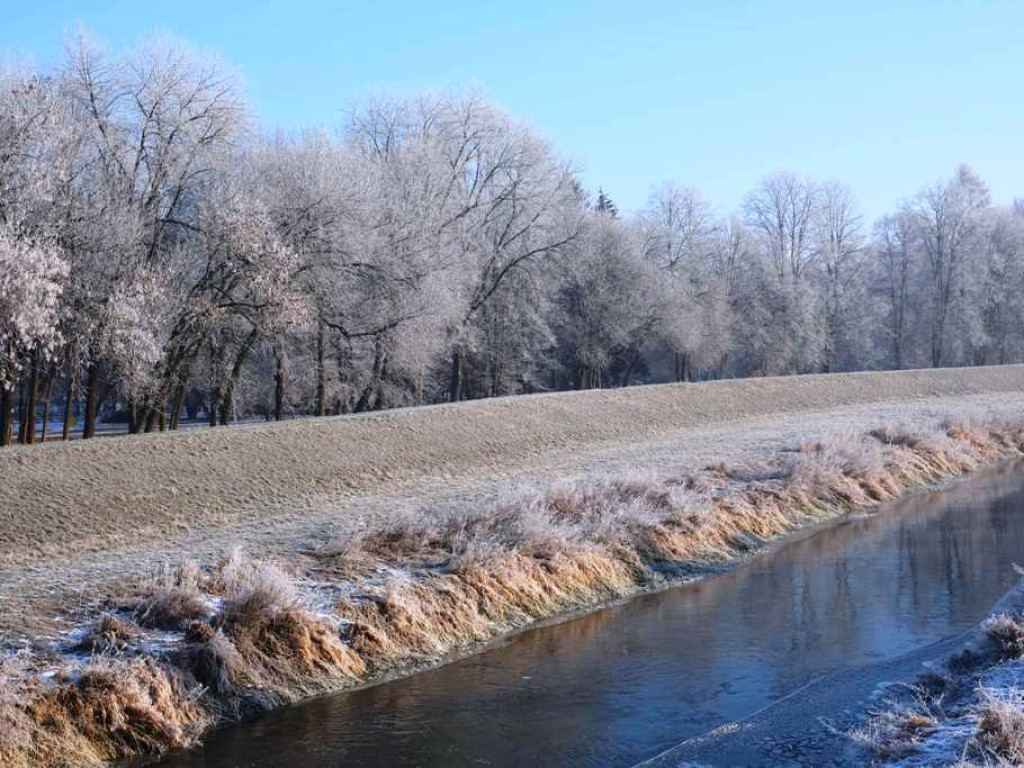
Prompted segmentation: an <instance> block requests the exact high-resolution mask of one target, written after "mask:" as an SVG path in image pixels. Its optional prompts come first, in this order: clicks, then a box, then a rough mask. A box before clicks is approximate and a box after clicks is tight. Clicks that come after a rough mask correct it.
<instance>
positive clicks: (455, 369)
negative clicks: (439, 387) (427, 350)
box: [448, 349, 462, 403]
mask: <svg viewBox="0 0 1024 768" xmlns="http://www.w3.org/2000/svg"><path fill="white" fill-rule="evenodd" d="M461 399H462V353H461V352H460V351H459V350H458V349H456V350H454V351H453V352H452V373H451V381H450V383H449V386H448V402H451V403H457V402H459V400H461Z"/></svg>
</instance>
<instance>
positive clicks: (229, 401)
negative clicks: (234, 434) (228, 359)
mask: <svg viewBox="0 0 1024 768" xmlns="http://www.w3.org/2000/svg"><path fill="white" fill-rule="evenodd" d="M256 337H257V332H256V330H255V329H253V330H252V331H251V332H250V333H249V336H248V337H247V338H246V340H245V341H244V342H243V343H242V346H241V347H240V348H239V350H238V354H237V355H235V362H234V364H233V365H232V366H231V375H230V376H228V380H227V381H226V382H225V386H224V391H223V393H222V395H221V401H220V423H221V425H222V426H227V425H228V424H229V423H230V422H231V421H232V420H233V419H234V416H235V413H234V411H235V385H236V384H237V383H238V377H239V376H241V375H242V368H244V367H245V361H246V360H248V359H249V353H250V352H251V351H252V345H253V344H254V343H255V342H256Z"/></svg>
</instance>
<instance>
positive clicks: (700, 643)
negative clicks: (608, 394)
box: [166, 470, 1024, 768]
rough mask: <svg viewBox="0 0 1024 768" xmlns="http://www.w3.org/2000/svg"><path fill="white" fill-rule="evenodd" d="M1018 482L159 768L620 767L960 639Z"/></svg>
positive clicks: (819, 541) (784, 553)
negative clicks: (813, 685) (805, 687)
mask: <svg viewBox="0 0 1024 768" xmlns="http://www.w3.org/2000/svg"><path fill="white" fill-rule="evenodd" d="M1022 476H1024V472H1022V471H1021V470H1014V471H1009V470H1004V471H1002V472H1000V473H991V474H988V475H986V476H984V477H979V478H977V479H975V480H973V481H970V482H969V483H967V484H965V485H963V486H961V487H959V488H956V489H954V490H953V491H951V492H949V493H947V494H945V495H935V494H931V495H922V496H918V497H915V498H912V499H910V500H908V501H907V502H904V503H903V504H901V505H900V506H899V508H898V509H897V510H895V511H893V512H892V513H885V514H881V515H878V516H875V517H871V518H868V519H861V520H855V521H851V522H849V523H846V524H844V525H840V526H836V527H833V528H829V529H827V530H824V531H821V532H818V533H817V534H814V535H812V536H810V537H807V538H802V539H799V540H793V541H790V542H787V543H785V544H784V545H782V546H781V547H780V548H779V549H778V551H777V552H775V553H773V554H772V555H771V556H762V557H758V558H755V559H754V560H753V561H751V562H750V563H748V564H747V565H746V566H745V567H743V568H740V569H737V570H736V571H734V572H732V573H729V574H726V575H724V576H720V577H716V578H714V579H710V580H708V581H706V582H704V583H700V584H695V585H692V586H689V587H685V588H681V589H676V590H671V591H668V592H664V593H661V594H658V595H648V596H644V597H641V598H639V599H637V600H635V601H633V602H631V603H629V604H628V605H623V606H618V607H616V608H612V609H610V610H607V611H604V612H601V613H598V614H594V615H591V616H587V617H584V618H582V619H579V620H577V621H573V622H571V623H568V624H563V625H560V626H554V627H548V628H544V629H540V630H537V631H534V632H530V633H527V634H525V635H522V636H520V637H518V638H516V639H514V640H513V641H512V642H510V643H509V644H507V645H506V646H504V647H502V648H498V649H495V650H493V651H490V652H488V653H486V654H483V655H480V656H476V657H473V658H469V659H466V660H464V661H462V662H460V663H458V664H454V665H451V666H449V667H446V668H442V669H439V670H435V671H432V672H428V673H426V674H423V675H419V676H416V677H412V678H409V679H406V680H401V681H396V682H394V683H391V684H388V685H382V686H377V687H374V688H369V689H366V690H363V691H357V692H353V693H350V694H345V695H340V696H334V697H331V698H328V699H323V700H320V701H315V702H311V703H309V704H306V705H304V706H300V707H296V708H293V709H291V710H287V711H283V712H280V713H276V714H274V715H271V716H270V717H268V718H266V719H264V720H262V721H260V722H258V723H255V724H247V725H242V726H238V727H236V728H233V729H229V730H227V731H224V732H222V733H219V734H216V735H214V736H212V737H211V738H210V740H209V742H208V745H207V747H206V748H205V749H204V750H202V751H200V752H197V753H189V754H187V755H182V756H179V757H177V758H172V759H170V760H168V761H166V766H167V768H171V767H172V766H173V767H174V768H177V766H186V765H187V766H190V767H191V768H196V767H203V768H212V767H213V766H216V767H217V768H235V766H254V767H255V766H268V767H269V766H277V765H283V764H291V765H303V766H310V767H311V768H313V767H315V768H320V767H322V768H326V767H327V766H331V767H332V768H333V767H334V766H338V765H341V764H344V765H381V766H393V765H445V766H447V765H470V764H483V765H508V766H512V765H564V764H569V763H572V764H588V765H608V764H612V765H631V764H633V763H634V762H636V761H637V760H640V759H643V758H645V757H649V756H651V755H652V754H655V753H657V752H659V751H660V750H661V749H663V748H666V747H668V746H670V745H672V744H675V743H677V742H678V741H680V740H682V739H685V738H687V737H689V736H693V735H697V734H699V733H702V732H704V731H707V730H709V729H710V728H713V727H715V726H716V725H719V724H721V723H722V722H725V721H728V720H733V719H736V718H739V717H743V716H745V715H747V714H750V713H751V712H753V711H755V710H756V709H759V708H760V707H762V706H764V705H766V704H768V703H769V702H771V701H773V700H774V699H777V698H779V697H780V696H783V695H785V694H787V693H789V692H791V691H793V690H794V689H796V688H797V687H799V686H800V685H802V684H803V683H805V682H807V681H808V680H810V679H812V678H815V677H817V676H819V675H821V674H823V673H825V672H827V671H830V670H833V669H836V668H837V667H840V666H846V665H857V664H864V663H869V662H873V661H877V660H879V659H882V658H893V657H895V656H899V655H902V654H903V653H906V652H908V651H910V650H912V649H914V648H917V647H920V646H923V645H926V644H929V643H931V642H934V641H936V640H939V639H941V638H943V637H947V636H949V635H952V634H955V633H957V632H959V631H962V630H963V629H965V628H967V627H968V626H970V625H971V624H973V623H975V622H976V621H977V620H978V619H979V618H980V617H982V616H983V615H984V614H985V613H986V612H987V611H988V609H989V607H990V606H991V605H992V604H993V603H994V602H995V601H996V600H997V599H998V598H999V596H1000V595H1001V594H1002V593H1003V592H1004V591H1005V590H1006V589H1008V588H1009V587H1010V586H1011V585H1012V584H1013V583H1014V581H1015V576H1014V574H1013V571H1012V568H1011V564H1012V563H1014V562H1024V514H1020V512H1021V510H1022V509H1024V481H1022ZM526 678H529V679H526Z"/></svg>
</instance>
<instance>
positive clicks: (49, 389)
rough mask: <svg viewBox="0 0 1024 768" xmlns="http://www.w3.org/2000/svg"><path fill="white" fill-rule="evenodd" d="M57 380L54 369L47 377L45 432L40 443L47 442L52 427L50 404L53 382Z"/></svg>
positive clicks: (44, 410) (44, 403)
mask: <svg viewBox="0 0 1024 768" xmlns="http://www.w3.org/2000/svg"><path fill="white" fill-rule="evenodd" d="M55 378H57V371H56V370H54V369H53V368H51V369H50V371H49V372H48V373H47V375H46V387H45V394H44V395H43V432H42V435H40V438H39V442H41V443H45V442H46V432H47V430H48V429H49V426H50V402H51V400H52V399H53V380H54V379H55Z"/></svg>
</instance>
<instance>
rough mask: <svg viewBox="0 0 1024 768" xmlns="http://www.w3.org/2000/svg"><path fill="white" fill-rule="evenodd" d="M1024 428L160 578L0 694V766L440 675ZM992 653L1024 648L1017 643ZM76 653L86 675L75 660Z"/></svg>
mask: <svg viewBox="0 0 1024 768" xmlns="http://www.w3.org/2000/svg"><path fill="white" fill-rule="evenodd" d="M1022 427H1024V423H1018V422H1009V421H979V420H969V419H963V418H945V419H943V418H937V419H932V420H929V421H927V422H924V421H919V422H917V423H915V424H912V425H900V424H887V425H885V426H882V427H879V428H878V429H875V430H872V431H870V432H868V433H865V434H850V433H845V434H838V435H832V436H830V437H823V438H821V439H817V440H806V441H803V442H801V443H798V444H795V445H786V446H782V447H781V449H779V450H776V451H774V452H769V453H765V454H764V455H761V456H759V457H757V458H754V459H751V460H748V461H737V460H734V459H729V460H721V461H713V462H710V463H708V464H707V465H706V466H705V467H704V468H703V469H696V470H691V469H685V468H682V467H677V468H674V469H673V468H670V467H660V468H659V469H657V470H653V469H649V470H632V471H625V472H620V473H617V474H614V475H610V476H588V477H582V478H577V479H574V480H564V481H558V482H552V483H546V484H538V485H534V486H523V487H519V488H518V489H516V490H514V491H508V492H506V493H504V494H503V495H501V496H500V497H499V498H498V499H497V500H496V501H493V502H488V503H486V504H480V505H477V506H473V505H463V506H462V507H460V508H458V509H449V508H436V507H430V506H426V507H419V508H414V509H411V510H406V511H392V512H389V513H388V514H384V515H381V516H379V517H376V518H373V519H372V521H371V523H370V524H368V525H366V526H364V527H362V528H361V529H358V530H353V531H352V532H350V533H349V534H348V535H346V536H344V537H341V538H339V539H336V540H334V541H332V542H331V543H330V544H329V545H323V546H320V547H318V548H314V549H310V550H307V551H306V552H304V553H303V554H302V555H301V556H296V557H291V558H288V559H277V560H268V559H261V558H251V557H248V556H246V555H245V553H244V552H242V551H241V550H237V549H235V550H232V551H229V552H227V553H226V554H224V555H223V556H222V557H220V558H219V559H216V560H212V561H209V562H206V563H203V564H200V563H197V562H190V561H187V560H186V561H184V562H182V563H180V564H179V565H177V566H176V567H173V568H170V567H168V568H161V569H158V570H157V572H156V573H155V575H153V576H151V577H149V578H146V579H141V580H139V581H138V583H137V584H136V585H135V586H134V588H129V587H127V586H126V587H125V588H123V589H122V590H120V591H119V593H118V594H116V595H113V596H111V598H110V601H111V602H108V603H107V604H106V609H105V615H102V616H97V617H95V619H94V620H93V621H91V622H90V623H89V625H88V627H87V628H86V629H85V631H84V632H81V633H78V634H77V635H76V636H75V642H74V643H70V642H69V643H68V644H67V647H66V648H65V649H64V650H65V651H66V653H67V656H66V659H65V663H64V666H63V667H60V665H59V664H58V669H57V673H56V674H52V675H43V674H40V671H41V670H42V668H43V667H44V666H45V665H46V664H49V665H50V668H51V669H52V668H53V664H54V662H53V659H48V660H45V659H42V658H28V659H27V660H26V659H22V662H21V663H22V665H23V666H22V669H23V670H25V669H27V670H28V671H27V672H22V673H20V677H19V675H18V674H14V673H5V674H6V677H7V679H6V680H5V681H4V682H3V683H0V690H5V689H6V690H8V691H12V690H13V691H15V693H13V694H11V693H8V694H7V695H6V697H5V698H2V699H0V701H2V703H0V722H5V723H10V728H9V729H8V730H9V733H8V735H7V736H6V737H5V738H6V741H0V764H3V765H8V764H10V765H29V764H36V765H58V764H61V765H87V764H90V762H95V761H97V760H107V759H112V758H117V757H124V756H127V755H129V754H133V753H137V752H159V751H162V750H165V749H170V748H175V747H179V746H183V745H186V744H189V743H191V742H192V741H193V740H194V739H195V738H196V737H197V736H198V734H200V733H201V732H202V731H203V730H204V729H206V728H208V727H209V726H210V725H211V724H213V723H216V722H222V721H224V720H228V719H233V718H237V717H241V716H244V715H248V714H251V713H253V712H256V711H260V710H264V709H266V708H269V707H274V706H278V705H281V704H284V703H287V702H291V701H295V700H297V699H300V698H302V697H305V696H309V695H313V694H317V693H322V692H325V691H330V690H337V689H339V688H343V687H345V686H349V685H354V684H356V683H358V682H361V681H365V680H367V679H372V678H374V677H375V676H379V675H382V674H385V673H388V672H390V671H393V670H395V669H399V668H414V667H418V666H421V665H427V664H434V663H437V662H438V661H439V660H441V659H442V658H443V657H444V656H445V655H446V654H448V653H450V652H453V651H457V650H461V649H464V648H466V647H467V646H470V645H472V644H473V643H477V642H481V641H486V640H490V639H492V638H494V637H497V636H499V635H501V634H503V633H507V632H509V631H513V630H516V629H519V628H522V627H525V626H528V625H530V624H531V623H533V622H535V621H537V620H540V619H544V618H547V617H550V616H553V615H555V614H558V613H561V612H564V611H570V610H576V609H580V608H588V607H591V608H592V607H595V606H598V605H600V604H601V603H603V602H605V601H607V600H610V599H614V598H618V597H622V596H625V595H629V594H633V593H636V592H638V591H640V590H644V589H648V588H652V587H656V586H659V585H663V584H668V583H672V581H673V580H678V579H681V578H687V577H692V576H696V575H700V574H703V573H707V572H708V571H709V570H710V569H714V568H717V567H718V566H720V565H721V564H724V563H728V562H731V561H733V560H735V559H737V558H739V557H742V556H743V555H745V554H746V553H748V552H750V551H753V550H755V549H757V548H759V547H760V546H761V545H763V544H764V543H765V542H766V541H767V540H769V539H771V538H772V537H775V536H778V535H781V534H784V533H786V532H788V531H792V530H795V529H796V528H799V527H800V526H802V525H804V524H806V523H808V522H815V521H822V520H827V519H830V518H833V517H835V516H837V515H840V514H843V513H844V512H848V511H852V510H857V509H861V508H863V507H865V506H868V505H872V504H876V503H879V502H884V501H886V500H889V499H894V498H897V497H898V496H900V495H901V494H903V493H905V492H906V491H908V490H910V489H913V488H918V487H922V486H926V485H929V484H932V483H935V482H939V481H942V480H944V479H947V478H949V477H953V476H958V475H961V474H964V473H966V472H969V471H971V470H972V469H975V468H977V467H979V466H981V465H983V464H986V463H990V462H993V461H996V460H998V459H1000V458H1008V457H1019V456H1021V455H1022V454H1024V428H1022ZM992 634H993V637H996V636H998V637H999V638H1003V641H1004V642H1005V644H1006V645H1007V647H1010V648H1013V647H1015V646H1014V645H1013V644H1014V643H1015V642H1016V639H1015V638H1016V636H1015V635H1014V634H1013V632H1012V631H1009V630H1008V628H1007V627H1005V626H1002V625H1000V627H999V628H998V629H997V628H996V626H995V625H993V629H992ZM83 648H84V649H86V650H87V651H88V652H89V653H91V654H92V655H91V656H89V657H86V658H82V656H81V653H82V649H83ZM929 718H933V716H932V715H931V714H930V713H928V712H910V711H908V712H905V713H902V714H900V715H899V716H898V717H893V718H892V719H891V722H890V723H888V724H887V725H886V726H885V728H886V729H887V730H886V731H885V733H886V734H888V735H883V736H879V739H880V740H882V739H884V740H885V741H886V742H887V743H891V744H893V745H895V744H896V743H897V742H898V741H899V738H898V737H900V736H908V735H909V736H913V737H914V738H915V739H917V740H919V741H920V742H921V743H925V742H926V741H927V739H928V733H929V729H930V728H931V727H932V719H929ZM935 722H936V723H938V719H937V718H936V719H935ZM97 723H104V724H106V725H105V727H104V728H99V727H97V725H96V724H97ZM879 728H881V726H879ZM135 729H139V732H138V733H135ZM879 732H880V733H881V730H880V731H879ZM993 733H995V731H993ZM993 738H995V736H993ZM993 743H994V742H993ZM893 754H895V752H894V753H893Z"/></svg>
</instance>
